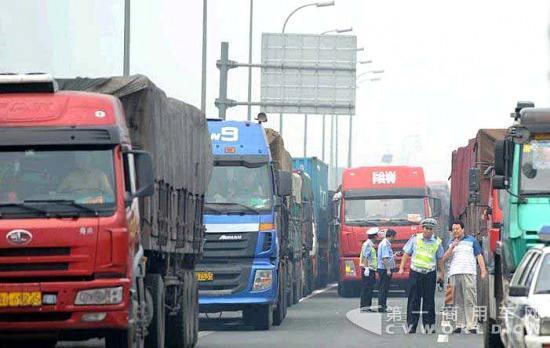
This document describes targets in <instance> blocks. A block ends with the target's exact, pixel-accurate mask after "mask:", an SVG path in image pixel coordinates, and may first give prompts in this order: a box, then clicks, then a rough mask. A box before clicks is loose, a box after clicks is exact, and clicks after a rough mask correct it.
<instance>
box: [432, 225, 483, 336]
mask: <svg viewBox="0 0 550 348" xmlns="http://www.w3.org/2000/svg"><path fill="white" fill-rule="evenodd" d="M452 229H453V237H454V240H453V241H452V242H451V244H450V245H449V248H448V249H447V252H446V253H445V256H443V261H444V262H445V261H447V260H448V259H451V264H450V267H449V282H450V284H451V286H452V287H453V289H454V291H453V294H454V305H455V307H456V309H457V323H456V327H455V330H454V333H460V332H461V331H462V330H466V332H468V333H477V328H476V326H477V325H476V323H475V320H476V318H475V311H474V309H475V306H476V303H477V285H476V275H477V267H476V259H477V262H478V263H479V269H480V275H481V278H482V279H484V278H485V277H486V276H487V269H486V268H485V261H484V260H483V255H482V254H481V246H480V245H479V242H478V241H477V240H476V239H475V238H474V237H473V236H467V235H465V233H464V223H463V222H462V221H455V222H454V223H453V227H452Z"/></svg>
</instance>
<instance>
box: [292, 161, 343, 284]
mask: <svg viewBox="0 0 550 348" xmlns="http://www.w3.org/2000/svg"><path fill="white" fill-rule="evenodd" d="M292 167H293V168H294V170H295V171H303V172H304V173H306V174H307V175H308V176H309V177H310V179H311V189H312V191H313V212H314V219H315V227H316V228H315V231H316V233H315V236H314V238H315V241H314V244H315V247H314V248H313V250H312V252H313V253H314V255H312V256H313V259H314V261H315V263H314V264H315V266H316V270H314V271H313V274H315V275H316V277H315V284H314V286H317V287H322V286H325V285H326V284H327V282H328V281H329V280H333V279H331V276H330V269H331V268H333V265H331V263H332V262H331V260H334V255H337V254H338V248H337V242H336V239H337V234H336V233H333V231H332V229H331V228H330V224H331V220H332V217H331V215H332V214H331V206H330V204H329V203H330V197H329V193H328V165H327V164H326V163H324V162H323V161H321V160H320V159H318V158H317V157H302V158H293V159H292Z"/></svg>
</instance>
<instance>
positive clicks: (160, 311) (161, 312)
mask: <svg viewBox="0 0 550 348" xmlns="http://www.w3.org/2000/svg"><path fill="white" fill-rule="evenodd" d="M145 287H146V288H147V290H148V291H149V293H150V294H151V297H152V300H153V312H152V313H151V314H152V319H151V323H150V324H149V328H148V330H147V331H148V332H149V334H148V335H147V336H146V337H145V346H146V347H152V348H156V347H164V337H165V336H164V335H165V332H166V322H165V320H166V318H165V303H164V301H165V298H166V289H165V288H164V281H163V280H162V276H161V275H160V274H156V273H153V274H148V275H147V276H146V277H145Z"/></svg>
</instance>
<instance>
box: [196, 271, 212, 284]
mask: <svg viewBox="0 0 550 348" xmlns="http://www.w3.org/2000/svg"><path fill="white" fill-rule="evenodd" d="M197 280H198V281H199V282H208V281H212V280H214V273H212V272H197Z"/></svg>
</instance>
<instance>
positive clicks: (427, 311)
mask: <svg viewBox="0 0 550 348" xmlns="http://www.w3.org/2000/svg"><path fill="white" fill-rule="evenodd" d="M435 282H436V271H432V272H429V273H426V274H424V273H419V272H415V271H413V270H410V273H409V299H408V302H407V325H408V326H409V328H410V330H411V331H416V327H417V326H418V321H419V320H420V317H422V325H424V327H427V328H428V329H431V328H435ZM420 301H422V309H421V306H420Z"/></svg>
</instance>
